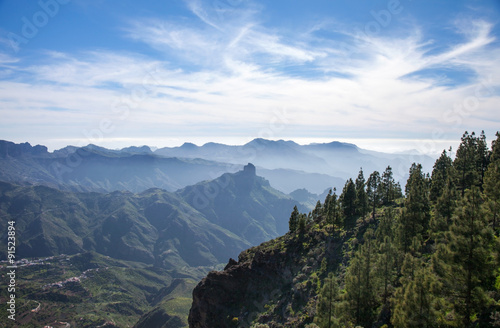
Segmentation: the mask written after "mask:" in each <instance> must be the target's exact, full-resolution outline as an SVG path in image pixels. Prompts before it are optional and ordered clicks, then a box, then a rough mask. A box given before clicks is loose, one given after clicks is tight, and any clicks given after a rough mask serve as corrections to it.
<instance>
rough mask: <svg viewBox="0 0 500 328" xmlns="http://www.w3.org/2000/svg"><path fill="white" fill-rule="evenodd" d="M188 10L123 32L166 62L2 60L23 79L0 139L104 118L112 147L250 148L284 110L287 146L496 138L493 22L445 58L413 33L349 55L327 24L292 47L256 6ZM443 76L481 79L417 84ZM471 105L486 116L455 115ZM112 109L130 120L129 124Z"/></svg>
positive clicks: (95, 57)
mask: <svg viewBox="0 0 500 328" xmlns="http://www.w3.org/2000/svg"><path fill="white" fill-rule="evenodd" d="M187 5H188V8H189V9H190V10H191V12H192V14H193V16H194V17H196V18H197V19H198V20H199V21H198V23H196V24H195V23H193V22H192V21H190V20H188V21H183V20H179V21H175V22H174V21H164V20H160V19H158V18H144V19H141V20H134V21H130V22H129V25H128V26H126V27H125V29H124V31H125V34H126V36H127V37H128V38H130V39H132V40H134V41H135V42H140V43H143V44H145V45H147V46H149V47H151V48H152V49H155V51H157V52H158V53H159V54H160V55H159V56H157V57H154V58H153V56H152V55H151V56H146V55H139V54H135V53H123V52H121V53H118V52H116V51H110V50H100V51H92V52H84V53H80V54H68V53H60V52H50V53H45V54H44V56H43V57H42V58H41V59H40V61H39V62H38V63H37V64H32V65H29V66H25V65H23V63H22V61H19V60H20V59H19V58H13V57H8V56H6V55H1V54H0V66H2V65H3V64H8V65H9V67H11V68H10V69H11V70H12V72H11V76H14V75H16V78H3V80H0V95H1V97H0V99H1V100H0V108H1V109H0V114H1V115H2V118H3V120H2V128H3V129H8V128H9V127H8V125H9V124H13V123H14V122H16V121H17V122H19V121H23V120H26V121H28V122H32V124H35V121H36V122H38V124H39V125H40V126H43V125H44V124H50V125H51V126H53V125H54V124H57V122H58V120H60V117H62V116H64V118H65V120H64V121H65V123H61V124H72V126H74V127H75V129H79V130H83V129H86V128H88V125H89V124H94V125H98V124H99V120H101V119H103V118H110V119H112V120H115V121H119V124H117V126H119V127H121V128H122V129H120V128H117V129H115V131H114V133H115V135H114V137H120V136H121V137H124V134H132V135H134V134H135V135H137V136H139V135H141V136H144V135H148V133H149V134H152V135H155V134H160V135H164V136H172V135H176V136H177V137H178V136H179V134H180V133H184V134H185V135H186V136H189V135H191V136H193V135H195V136H196V135H197V136H202V135H205V136H207V137H209V138H210V136H216V135H217V133H221V131H223V132H224V133H227V134H229V135H238V134H240V135H241V134H244V135H248V136H249V137H255V136H257V135H255V134H256V133H258V131H260V129H261V128H262V127H266V126H268V125H269V124H270V123H271V122H273V117H272V115H273V114H272V113H273V112H274V111H276V110H278V109H280V110H281V109H285V112H286V119H285V121H286V125H287V129H288V130H287V129H284V130H280V131H278V132H276V131H275V132H276V133H281V135H283V136H290V135H301V134H307V133H309V135H313V136H314V135H317V134H321V135H322V136H323V137H324V136H332V137H335V136H336V135H339V134H343V135H344V136H349V135H350V136H356V137H363V136H374V137H384V136H385V137H387V131H389V130H390V131H392V132H391V133H393V134H397V133H401V134H402V135H403V134H404V135H408V136H409V137H410V138H416V137H419V136H421V137H423V138H430V136H431V135H432V134H433V133H434V131H436V130H439V129H441V128H442V127H443V126H445V125H447V126H450V129H452V130H453V129H455V130H457V131H462V130H464V129H465V128H466V127H465V125H464V124H463V123H462V124H459V120H460V119H462V122H463V120H464V119H466V118H468V119H469V121H468V122H469V123H471V122H472V123H473V124H474V125H475V126H476V125H477V126H481V127H482V128H485V129H488V128H491V129H496V128H497V127H496V126H495V125H497V124H498V122H495V121H492V120H491V117H492V116H493V117H495V111H496V110H497V107H498V103H499V100H500V98H499V94H498V93H495V92H492V91H491V90H493V89H492V88H494V87H498V86H500V80H499V78H498V76H500V74H497V73H500V71H499V70H500V68H498V66H499V65H498V63H497V59H496V58H499V57H498V55H500V49H499V48H498V47H496V46H495V45H494V41H495V38H494V37H493V36H492V28H493V26H492V24H491V23H489V22H486V21H483V20H475V21H472V22H470V23H469V25H468V26H467V28H464V27H463V26H464V25H461V23H460V22H455V28H456V29H457V33H459V35H461V36H463V41H462V42H461V43H459V44H456V45H454V46H450V47H448V48H447V49H444V50H441V51H430V50H433V43H432V42H431V41H430V40H429V39H427V38H426V36H425V35H424V32H422V31H421V29H419V27H418V26H414V28H413V29H412V30H411V32H410V33H408V34H407V35H406V36H405V37H399V38H395V37H393V38H388V37H377V36H371V37H369V36H366V35H361V36H360V35H352V34H350V32H349V31H347V30H346V31H337V32H338V33H340V34H342V35H343V41H342V42H344V43H347V44H348V47H346V48H342V47H339V42H335V41H332V39H329V38H327V37H320V36H318V35H320V34H319V33H317V32H318V31H319V30H321V29H324V28H326V27H327V26H329V23H328V22H326V23H325V24H321V22H319V23H318V22H317V23H316V24H315V25H314V26H315V27H314V28H308V29H302V30H301V27H297V31H299V30H301V32H300V33H298V32H297V34H296V37H294V38H291V37H290V32H286V33H285V32H283V31H280V30H279V29H278V28H272V29H270V28H268V27H266V25H265V24H264V23H263V22H261V21H259V19H258V18H257V15H256V13H257V12H258V10H259V8H257V7H245V6H244V5H241V7H237V6H233V7H231V6H226V7H223V8H217V7H214V6H207V5H206V3H205V2H201V1H196V0H192V1H187ZM444 67H445V68H448V69H454V68H460V69H464V68H466V69H469V70H471V71H473V72H474V74H475V75H474V76H473V77H472V78H471V79H470V81H468V82H467V83H462V84H460V85H455V86H453V87H450V86H446V85H443V83H442V81H441V80H440V79H438V78H434V77H432V76H430V77H426V78H425V79H424V78H422V77H420V76H418V73H419V72H421V71H424V70H427V69H436V68H444ZM297 71H299V72H300V74H297ZM492 73H495V74H493V75H494V76H492ZM0 78H1V75H0ZM478 89H481V92H479V93H478V91H477V90H478ZM470 97H475V98H472V100H474V101H477V102H478V103H480V106H478V107H477V108H475V109H474V110H473V111H472V110H469V111H466V110H462V112H460V111H459V110H458V109H456V108H457V103H461V102H463V101H465V100H467V99H469V98H470ZM117 102H118V103H120V102H121V106H122V107H128V108H129V109H130V113H128V115H127V118H126V119H121V118H120V113H117V110H116V103H117ZM51 108H61V109H66V111H64V112H62V113H61V112H54V111H53V110H51ZM68 122H70V123H68ZM89 122H91V123H89ZM455 130H453V131H455ZM125 131H126V132H125ZM462 132H463V131H462ZM80 134H82V133H80ZM276 136H277V137H278V135H276ZM127 137H128V136H127Z"/></svg>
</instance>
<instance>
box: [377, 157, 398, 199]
mask: <svg viewBox="0 0 500 328" xmlns="http://www.w3.org/2000/svg"><path fill="white" fill-rule="evenodd" d="M395 186H396V181H394V177H393V173H392V168H391V167H390V166H388V167H387V168H386V169H385V171H384V173H382V179H381V182H380V189H381V190H380V195H381V202H382V204H383V205H388V204H391V203H392V202H393V201H394V199H395V196H396V195H395Z"/></svg>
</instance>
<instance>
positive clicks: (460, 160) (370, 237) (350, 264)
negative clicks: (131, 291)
mask: <svg viewBox="0 0 500 328" xmlns="http://www.w3.org/2000/svg"><path fill="white" fill-rule="evenodd" d="M499 190H500V133H497V139H496V140H495V141H494V142H493V143H492V147H491V150H489V149H488V147H487V143H486V139H485V137H484V135H483V134H482V135H480V136H476V135H475V134H474V133H472V134H468V133H467V132H466V133H465V134H464V135H463V137H462V140H461V144H460V147H459V148H458V149H457V153H456V156H455V158H454V159H452V158H450V157H449V155H448V153H447V152H446V151H444V152H443V153H442V155H441V157H440V158H439V159H438V160H437V161H436V162H435V165H434V169H433V171H432V176H431V175H429V174H425V173H424V172H423V170H422V167H421V165H419V164H413V165H412V166H411V168H410V170H409V178H408V181H407V183H406V186H405V195H404V197H403V195H402V194H401V190H400V188H399V186H398V185H397V184H396V183H395V182H394V180H393V179H392V170H391V168H390V167H388V168H387V169H386V170H385V171H384V172H383V173H382V174H380V173H379V172H376V171H375V172H373V173H372V174H370V176H369V178H368V179H367V180H365V179H364V177H363V173H362V171H361V172H360V174H359V176H358V178H357V179H356V181H353V180H352V179H350V180H348V181H347V182H346V184H345V187H344V189H343V190H342V192H341V194H340V196H338V197H337V195H336V194H335V193H330V194H329V195H328V196H327V197H326V199H325V201H324V202H323V203H320V202H318V204H317V206H316V208H315V209H314V210H313V211H312V212H310V213H309V214H301V213H300V212H299V211H298V210H297V209H294V211H293V212H292V214H291V216H290V220H289V228H290V229H289V232H288V233H286V234H285V235H284V236H282V237H279V238H277V239H274V240H271V241H269V242H265V243H263V244H261V245H260V246H257V247H253V248H250V249H248V250H246V251H244V252H242V253H241V254H240V255H239V257H238V261H234V260H230V261H229V263H228V265H227V266H226V268H225V270H223V271H220V272H211V273H209V274H208V275H207V277H205V278H204V279H203V280H202V281H201V282H200V283H199V284H198V286H197V287H196V288H195V290H194V292H193V306H192V308H191V311H190V316H189V324H190V327H192V328H208V327H220V328H225V327H254V328H278V327H307V328H317V327H320V328H332V327H353V328H354V327H396V328H399V327H401V328H403V327H446V328H451V327H466V328H469V327H498V326H499V325H500V305H499V304H500V292H499V289H500V286H499V281H500V276H499V272H500V261H499V256H500V245H499V243H498V236H499V234H500V229H499V225H498V214H499V213H500V212H499V209H500V206H499V204H500V195H499Z"/></svg>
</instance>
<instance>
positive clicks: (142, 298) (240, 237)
mask: <svg viewBox="0 0 500 328" xmlns="http://www.w3.org/2000/svg"><path fill="white" fill-rule="evenodd" d="M248 167H250V166H248ZM255 173H256V172H255V170H252V171H251V172H250V174H249V172H248V171H246V170H245V171H242V172H239V173H235V174H225V175H223V176H222V177H220V178H219V179H216V180H214V181H207V182H203V183H200V184H198V185H196V186H194V187H192V188H193V189H189V188H186V189H184V190H183V191H181V192H179V193H170V192H167V191H164V190H161V189H149V190H147V191H145V192H143V193H140V194H133V193H130V192H118V191H117V192H113V193H109V194H100V193H72V192H66V191H60V190H57V189H52V188H49V187H45V186H17V185H13V184H10V183H5V182H0V216H1V217H2V221H0V229H1V231H5V232H7V231H8V228H7V224H8V222H11V221H14V222H15V224H14V226H15V229H16V236H17V245H16V257H17V259H23V258H26V259H29V260H30V261H31V262H34V261H37V260H38V259H40V258H46V257H53V256H56V257H57V259H59V257H58V256H61V259H62V258H66V256H62V254H68V255H67V256H69V259H70V260H69V262H65V260H60V259H59V260H50V261H49V262H50V264H43V265H39V264H37V265H36V266H24V267H22V268H20V269H19V270H20V271H19V276H20V277H21V278H19V284H20V289H22V290H23V291H22V292H20V293H19V295H18V296H17V297H18V299H19V302H20V303H19V304H25V306H24V305H23V306H24V307H23V308H22V309H19V313H20V314H19V317H21V316H23V317H26V319H25V320H24V321H19V322H20V323H23V324H26V327H31V326H29V325H28V323H29V324H32V323H33V327H35V326H37V325H40V324H42V323H43V324H48V323H50V322H53V321H63V322H68V323H69V322H74V323H75V321H74V320H75V319H74V317H75V316H81V317H82V318H83V319H82V321H81V322H76V323H75V324H76V326H78V327H80V326H82V327H83V326H84V325H86V327H93V325H96V324H97V323H98V322H101V321H102V322H108V324H109V322H111V323H113V324H114V325H116V326H118V327H126V326H127V325H129V326H131V325H133V324H135V323H136V322H138V321H139V319H140V321H139V322H138V326H139V327H150V326H151V325H152V324H154V322H157V321H158V320H160V321H161V320H164V321H165V322H170V323H169V327H185V326H187V315H188V311H189V308H190V307H191V303H192V301H191V292H192V289H193V288H194V286H195V285H196V282H197V281H199V280H200V279H201V278H202V277H203V276H204V275H206V273H207V272H208V271H210V270H214V269H216V268H219V269H221V268H220V267H219V265H220V264H221V263H225V262H227V260H228V259H229V258H230V257H236V255H237V254H238V253H239V252H240V251H242V250H243V249H245V248H248V247H250V246H251V245H255V244H258V243H260V242H262V241H264V240H266V239H270V238H274V237H276V236H278V231H281V230H282V229H283V226H285V225H287V217H288V215H289V208H291V207H293V205H294V204H295V203H296V202H295V201H293V200H291V199H290V198H289V197H287V196H285V195H283V194H282V193H280V192H278V191H276V190H274V189H273V188H272V187H271V186H270V185H269V183H268V182H267V181H266V180H264V179H263V178H260V177H258V176H256V174H255ZM222 180H224V181H226V182H227V185H221V184H220V183H221V181H222ZM249 181H251V183H247V182H249ZM213 185H217V186H219V188H220V189H219V190H218V191H217V193H216V194H208V193H207V192H206V190H208V188H209V186H213ZM197 188H200V189H199V192H200V195H214V197H213V198H212V199H211V202H210V203H208V204H207V205H206V206H204V207H198V208H196V207H195V206H196V203H194V202H193V197H191V196H192V192H191V191H190V190H198V189H197ZM228 195H230V197H231V201H227V197H228ZM225 197H226V198H225ZM230 222H233V223H235V225H231V224H228V223H230ZM238 222H240V223H242V222H248V226H247V227H246V228H245V229H236V228H235V227H237V226H238V224H239V223H238ZM241 226H242V227H243V225H241ZM262 227H263V228H262ZM263 231H265V233H263ZM0 259H2V260H5V259H7V253H6V249H5V248H4V249H2V250H1V251H0ZM31 262H30V263H31ZM6 264H7V263H6V262H4V265H3V270H5V266H6ZM97 268H99V271H92V276H89V277H88V278H86V279H82V280H81V282H75V283H70V284H68V285H64V286H63V287H62V288H59V287H57V286H55V287H54V286H52V287H51V288H49V289H43V288H41V286H44V285H47V284H51V283H53V282H57V281H65V280H66V279H69V278H71V277H79V276H80V275H82V274H83V272H85V270H88V269H97ZM68 288H69V289H68ZM47 295H49V296H47ZM7 297H8V295H7V291H6V289H2V291H1V294H0V298H1V299H0V301H2V302H3V301H5V300H6V299H7ZM89 297H90V299H92V301H91V302H90V303H88V304H87V302H84V303H85V304H82V305H81V306H80V305H78V303H80V302H81V301H82V300H84V299H87V298H89ZM42 300H45V301H46V302H42ZM35 301H36V302H42V303H44V306H43V307H42V309H43V311H42V310H40V312H37V313H44V315H38V314H36V315H35V314H32V313H31V312H30V311H31V309H30V308H29V307H30V306H31V304H32V303H33V302H35ZM36 302H35V303H36ZM2 304H5V302H3V303H2ZM55 309H57V310H55ZM44 311H47V312H44ZM51 311H52V312H53V313H52V312H51ZM48 313H52V314H50V315H49V314H48ZM84 314H85V315H84ZM35 317H36V318H35ZM159 318H160V319H159ZM71 320H73V321H71ZM102 324H103V323H99V325H102Z"/></svg>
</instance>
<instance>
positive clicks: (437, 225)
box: [430, 176, 458, 239]
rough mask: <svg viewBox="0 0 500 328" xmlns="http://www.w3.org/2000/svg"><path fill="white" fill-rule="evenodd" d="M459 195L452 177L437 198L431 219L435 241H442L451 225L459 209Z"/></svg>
mask: <svg viewBox="0 0 500 328" xmlns="http://www.w3.org/2000/svg"><path fill="white" fill-rule="evenodd" d="M457 200H458V194H457V191H456V188H455V185H454V184H453V181H452V179H451V177H450V176H448V178H447V180H446V183H445V185H444V187H443V189H442V190H441V195H440V196H439V197H438V198H437V201H436V205H435V207H434V211H433V216H432V219H431V223H430V226H431V230H432V233H433V235H434V238H435V239H440V238H441V237H442V236H443V234H444V232H446V231H447V230H448V227H449V226H450V224H451V218H452V216H453V213H454V212H455V210H456V207H457Z"/></svg>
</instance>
